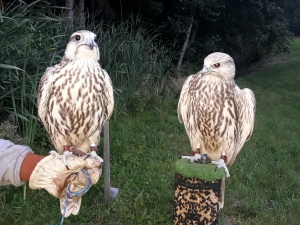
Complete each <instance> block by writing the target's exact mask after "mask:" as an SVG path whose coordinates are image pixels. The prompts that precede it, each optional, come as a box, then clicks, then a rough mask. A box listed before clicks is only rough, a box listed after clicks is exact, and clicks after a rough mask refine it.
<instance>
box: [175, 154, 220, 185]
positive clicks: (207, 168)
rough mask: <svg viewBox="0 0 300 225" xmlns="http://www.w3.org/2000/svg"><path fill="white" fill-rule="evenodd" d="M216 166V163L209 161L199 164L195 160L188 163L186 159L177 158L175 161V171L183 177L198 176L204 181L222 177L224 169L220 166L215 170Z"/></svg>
mask: <svg viewBox="0 0 300 225" xmlns="http://www.w3.org/2000/svg"><path fill="white" fill-rule="evenodd" d="M216 167H217V165H215V164H211V163H207V164H200V163H195V162H192V163H190V162H189V160H188V159H179V160H177V161H176V163H175V171H176V173H178V174H180V175H182V176H184V177H193V178H199V179H201V180H205V181H213V180H220V179H222V177H223V176H224V174H225V170H224V169H223V168H220V169H217V170H216V172H215V168H216Z"/></svg>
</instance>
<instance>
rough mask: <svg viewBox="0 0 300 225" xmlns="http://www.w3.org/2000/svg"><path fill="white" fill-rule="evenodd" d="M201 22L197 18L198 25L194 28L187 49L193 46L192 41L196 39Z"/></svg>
mask: <svg viewBox="0 0 300 225" xmlns="http://www.w3.org/2000/svg"><path fill="white" fill-rule="evenodd" d="M199 23H200V21H199V20H197V21H196V26H195V28H194V30H193V33H192V36H191V38H190V40H189V43H188V46H187V47H186V49H189V48H190V47H191V45H192V43H193V41H194V39H195V36H196V33H197V31H198V28H199Z"/></svg>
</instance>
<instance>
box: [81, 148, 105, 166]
mask: <svg viewBox="0 0 300 225" xmlns="http://www.w3.org/2000/svg"><path fill="white" fill-rule="evenodd" d="M90 151H91V153H89V154H87V156H86V157H85V159H86V158H88V157H94V158H96V159H98V160H99V161H100V168H101V166H102V163H103V159H102V158H101V157H100V156H98V155H97V153H96V151H97V146H96V145H95V144H94V143H92V144H91V145H90Z"/></svg>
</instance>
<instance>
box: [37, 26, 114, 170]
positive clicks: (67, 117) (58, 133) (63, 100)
mask: <svg viewBox="0 0 300 225" xmlns="http://www.w3.org/2000/svg"><path fill="white" fill-rule="evenodd" d="M96 41H97V38H96V35H95V34H94V33H93V32H90V31H87V30H80V31H77V32H75V33H73V34H72V35H71V36H70V39H69V42H68V44H67V46H66V49H65V52H64V56H63V58H62V60H61V62H60V63H59V64H57V65H54V66H52V67H49V68H47V70H46V72H45V73H44V75H43V76H42V78H41V80H40V84H39V87H38V115H39V117H40V119H41V121H42V123H43V125H44V127H45V129H46V130H47V132H48V134H49V136H50V138H51V140H52V142H53V144H54V146H55V148H56V149H57V151H58V152H59V153H60V154H63V156H64V158H63V159H64V162H65V165H66V167H67V163H66V156H67V155H68V154H72V153H76V154H79V155H82V154H85V153H88V156H91V157H96V158H98V159H99V160H100V161H101V162H102V161H103V160H102V159H101V158H100V157H99V156H98V155H97V154H96V150H97V145H98V144H99V141H100V133H101V129H102V126H103V124H104V123H105V122H106V121H107V120H109V118H110V116H111V115H112V112H113V107H114V99H113V87H112V82H111V79H110V77H109V75H108V73H107V72H106V71H105V70H104V69H102V68H101V65H100V64H99V62H98V61H99V58H100V54H99V48H98V45H97V43H96ZM67 168H68V167H67Z"/></svg>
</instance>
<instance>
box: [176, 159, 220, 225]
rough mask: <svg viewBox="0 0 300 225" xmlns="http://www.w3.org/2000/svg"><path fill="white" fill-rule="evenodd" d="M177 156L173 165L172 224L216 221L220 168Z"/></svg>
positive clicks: (213, 223)
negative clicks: (173, 195) (173, 196)
mask: <svg viewBox="0 0 300 225" xmlns="http://www.w3.org/2000/svg"><path fill="white" fill-rule="evenodd" d="M215 168H216V165H213V164H198V163H190V162H189V161H188V159H179V160H178V161H177V162H176V165H175V171H176V175H175V205H174V225H175V224H176V225H179V224H180V225H184V224H197V225H202V224H203V225H204V224H205V225H215V224H218V213H219V203H218V201H219V197H220V188H221V183H222V177H223V176H224V169H219V170H217V171H216V172H215Z"/></svg>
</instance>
